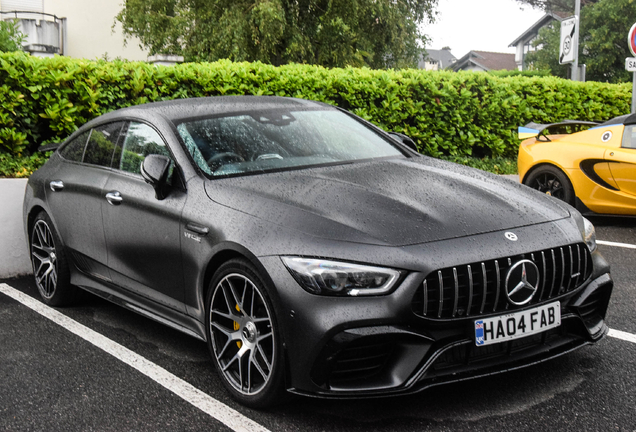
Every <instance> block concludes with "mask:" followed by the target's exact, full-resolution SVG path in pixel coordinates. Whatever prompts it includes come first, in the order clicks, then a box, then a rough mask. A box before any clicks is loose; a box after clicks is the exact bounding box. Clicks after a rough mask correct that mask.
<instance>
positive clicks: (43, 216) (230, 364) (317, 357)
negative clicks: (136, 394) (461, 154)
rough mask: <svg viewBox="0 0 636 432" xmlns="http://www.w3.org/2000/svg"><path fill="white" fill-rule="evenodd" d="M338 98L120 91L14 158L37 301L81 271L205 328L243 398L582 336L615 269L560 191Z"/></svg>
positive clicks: (340, 394)
mask: <svg viewBox="0 0 636 432" xmlns="http://www.w3.org/2000/svg"><path fill="white" fill-rule="evenodd" d="M413 146H414V145H413V142H412V141H410V140H409V139H408V138H407V137H405V136H401V135H399V134H388V133H386V132H384V131H382V130H381V129H379V128H377V127H375V126H373V125H372V124H370V123H368V122H366V121H364V120H363V119H361V118H359V117H356V116H355V115H352V114H350V113H348V112H347V111H344V110H341V109H338V108H334V107H332V106H329V105H326V104H322V103H318V102H311V101H306V100H299V99H291V98H279V97H247V96H245V97H214V98H200V99H184V100H175V101H166V102H158V103H151V104H146V105H140V106H134V107H130V108H125V109H121V110H117V111H114V112H111V113H108V114H105V115H103V116H101V117H98V118H96V119H94V120H92V121H90V122H88V123H87V124H86V125H84V126H82V127H81V128H79V129H78V130H77V131H76V132H75V133H73V134H72V135H71V136H70V137H69V138H68V139H67V140H66V141H65V142H64V143H62V144H61V145H60V146H59V147H58V148H57V150H56V151H55V153H54V154H53V156H52V157H51V158H50V160H49V161H48V162H47V163H46V164H45V165H44V166H43V167H42V168H41V169H40V170H38V171H37V172H36V173H34V174H33V176H32V177H31V178H30V180H29V183H28V187H27V190H26V195H25V199H24V220H25V229H26V232H27V238H28V242H29V248H30V253H31V258H32V261H33V271H34V274H35V280H36V283H37V286H38V289H39V291H40V294H41V296H42V299H43V301H44V302H45V303H47V304H49V305H52V306H62V305H65V304H69V303H72V302H73V300H74V299H75V298H76V294H77V293H78V292H79V290H80V289H81V290H86V291H89V292H91V293H94V294H96V295H98V296H101V297H103V298H106V299H108V300H110V301H113V302H115V303H117V304H120V305H122V306H124V307H127V308H129V309H132V310H134V311H136V312H138V313H140V314H142V315H144V316H146V317H149V318H152V319H155V320H157V321H159V322H161V323H164V324H165V325H168V326H170V327H172V328H174V329H178V330H180V331H182V332H184V333H186V334H188V335H191V336H193V337H195V338H198V339H200V340H203V341H206V342H207V344H208V346H209V349H210V352H211V355H212V359H213V362H214V363H215V365H216V369H217V371H218V374H219V376H220V377H221V378H222V381H223V382H224V384H225V385H226V387H227V389H228V390H229V392H230V393H231V394H232V396H233V397H234V398H236V399H237V400H239V401H240V402H242V403H244V404H246V405H249V406H252V407H265V406H267V405H270V404H272V403H275V402H277V401H278V400H280V399H279V396H282V395H283V394H284V392H285V391H288V392H292V393H296V394H302V395H311V396H318V397H332V398H360V397H370V396H381V395H392V394H405V393H412V392H417V391H420V390H423V389H425V388H428V387H431V386H433V385H438V384H442V383H446V382H451V381H458V380H463V379H467V378H472V377H479V376H485V375H489V374H492V373H494V372H501V371H505V370H510V369H515V368H519V367H522V366H527V365H529V364H535V363H537V362H541V361H544V360H547V359H551V358H554V357H557V356H560V355H562V354H564V353H567V352H569V351H572V350H574V349H576V348H579V347H581V346H583V345H586V344H589V343H592V342H595V341H598V340H599V339H601V338H602V337H603V336H604V335H605V334H606V333H607V330H608V328H607V326H606V324H605V322H604V319H605V314H606V310H607V306H608V302H609V298H610V295H611V291H612V286H613V284H612V279H611V277H610V274H609V266H608V264H607V262H606V261H605V260H604V259H603V257H602V256H601V255H600V254H599V252H598V251H597V248H596V241H595V233H594V227H593V226H592V224H591V223H590V222H588V221H587V220H586V219H584V218H583V217H582V216H581V215H580V214H579V213H578V212H577V211H576V210H575V209H574V208H572V207H570V206H568V205H567V204H565V203H563V202H561V201H558V200H556V199H553V198H551V197H547V196H546V195H545V194H540V193H538V192H536V191H534V190H532V189H530V188H527V187H525V186H522V185H518V184H515V183H514V182H512V181H510V180H507V179H502V178H500V177H497V176H494V175H491V174H488V173H484V172H481V171H478V170H474V169H470V168H466V167H462V166H458V165H454V164H450V163H446V162H442V161H439V160H436V159H432V158H429V157H424V156H421V155H419V154H418V153H417V152H416V151H414V150H412V147H413Z"/></svg>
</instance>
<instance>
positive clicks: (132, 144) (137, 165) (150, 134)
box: [118, 122, 174, 174]
mask: <svg viewBox="0 0 636 432" xmlns="http://www.w3.org/2000/svg"><path fill="white" fill-rule="evenodd" d="M149 154H158V155H164V156H168V157H169V158H170V159H172V156H170V152H169V151H168V148H167V147H166V143H164V142H163V139H162V138H161V136H159V134H158V133H157V132H156V131H155V130H154V129H153V128H151V127H150V126H148V125H146V124H144V123H136V122H131V123H130V126H129V127H128V133H127V134H126V139H125V141H124V145H123V148H122V152H121V161H120V162H119V167H118V168H119V169H120V170H122V171H127V172H130V173H134V174H141V163H142V162H143V160H144V158H145V157H146V156H148V155H149ZM173 166H174V164H173V165H172V166H171V171H172V167H173Z"/></svg>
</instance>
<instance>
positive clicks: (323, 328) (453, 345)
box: [264, 251, 613, 398]
mask: <svg viewBox="0 0 636 432" xmlns="http://www.w3.org/2000/svg"><path fill="white" fill-rule="evenodd" d="M592 261H593V268H594V271H593V273H592V274H591V276H590V277H589V278H588V279H587V280H586V281H585V282H584V283H583V284H582V285H580V286H579V287H578V288H576V289H575V290H573V291H570V292H567V293H565V294H563V295H560V296H557V297H554V298H552V299H546V300H545V301H542V302H539V303H536V304H533V305H532V307H535V306H537V305H541V304H545V303H548V302H550V301H553V300H555V299H558V300H559V302H560V303H561V316H562V322H561V325H560V326H559V327H557V328H554V329H551V330H548V331H546V332H543V333H539V334H536V335H531V336H527V337H524V338H521V339H515V340H512V341H508V342H502V343H497V344H493V345H487V346H484V347H478V346H476V344H475V340H474V321H475V317H464V318H458V319H452V320H451V319H446V320H444V319H442V320H435V319H430V318H426V317H423V316H421V315H418V314H415V313H414V311H413V298H414V296H415V293H416V292H417V289H418V287H419V286H421V284H422V281H423V279H424V276H426V274H425V273H424V274H423V273H420V272H412V273H409V274H408V276H407V277H406V278H405V279H404V281H403V282H402V283H401V284H400V286H399V287H398V289H397V290H396V291H395V292H394V293H392V294H390V295H387V296H379V297H368V298H362V297H358V298H335V297H323V296H315V295H311V294H308V293H306V292H305V291H303V290H302V288H300V287H299V286H298V285H297V284H296V282H295V281H294V280H293V278H292V277H291V275H290V274H289V272H288V271H287V270H286V269H285V267H284V266H283V265H282V263H280V258H278V257H266V258H265V259H264V263H265V266H266V268H267V269H268V271H269V273H270V275H271V276H272V279H273V282H274V284H275V285H276V286H277V288H278V298H279V302H280V303H279V304H278V307H277V309H278V311H279V313H280V317H279V323H280V324H281V327H282V331H283V339H284V341H285V350H286V363H287V366H288V368H287V369H288V376H287V385H288V389H289V391H291V392H293V393H298V394H304V395H311V396H317V397H329V398H353V397H355V398H359V397H365V396H366V397H373V396H384V395H391V394H408V393H414V392H417V391H421V390H423V389H425V388H427V387H430V386H434V385H439V384H441V383H447V382H455V381H461V380H465V379H470V378H476V377H479V376H485V375H490V374H493V373H499V372H504V371H507V370H512V369H516V368H520V367H525V366H528V365H531V364H535V363H538V362H542V361H545V360H548V359H552V358H555V357H558V356H560V355H563V354H565V353H568V352H570V351H572V350H574V349H577V348H579V347H581V346H584V345H587V344H590V343H593V342H596V341H598V340H600V339H601V338H602V337H603V336H604V335H605V334H606V333H607V331H608V328H607V326H606V325H605V323H604V319H605V314H606V311H607V306H608V304H609V299H610V296H611V292H612V288H613V282H612V279H611V276H610V275H609V266H608V264H607V262H606V261H605V260H604V259H603V258H602V256H601V255H600V254H599V253H598V251H597V252H595V253H593V254H592ZM464 262H465V261H464ZM491 316H492V315H491Z"/></svg>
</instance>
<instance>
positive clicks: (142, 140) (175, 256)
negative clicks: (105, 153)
mask: <svg viewBox="0 0 636 432" xmlns="http://www.w3.org/2000/svg"><path fill="white" fill-rule="evenodd" d="M120 152H121V156H120V157H119V158H118V160H116V161H114V163H113V168H115V169H114V170H113V172H112V174H111V176H110V178H109V179H108V181H107V182H106V184H105V185H104V188H103V198H104V199H103V200H102V212H103V215H104V232H105V237H106V244H107V245H108V251H109V253H108V267H109V269H110V273H111V277H112V279H113V281H114V282H115V283H116V284H117V285H119V286H121V287H123V288H125V289H127V290H129V291H132V292H134V293H136V294H138V295H141V296H143V297H146V298H149V299H151V300H153V301H154V302H157V303H159V304H161V305H163V306H167V307H170V308H172V309H176V310H179V311H182V312H185V307H184V304H183V301H184V292H183V270H182V264H181V237H180V234H179V233H180V226H179V225H180V220H181V212H182V210H183V206H184V203H185V199H186V192H185V190H184V189H183V188H181V187H179V186H174V187H172V188H171V189H170V191H169V193H168V194H167V196H166V198H164V199H163V200H159V199H157V198H156V197H155V191H154V189H153V188H152V186H150V185H149V184H146V182H145V181H144V180H143V178H142V176H141V174H140V167H141V163H142V161H143V160H144V158H145V157H146V156H147V155H149V154H163V155H166V156H168V157H170V158H171V159H173V158H172V156H171V154H170V152H169V150H168V147H167V146H166V143H165V141H164V139H163V138H162V137H161V135H160V134H159V133H158V132H157V131H156V130H155V129H154V128H153V127H151V126H150V125H148V124H145V123H140V122H131V123H130V124H129V127H128V130H127V132H126V137H125V139H124V140H123V145H122V148H121V149H120ZM173 161H174V159H173ZM172 167H173V173H172V176H177V175H178V173H176V172H174V162H173V165H172Z"/></svg>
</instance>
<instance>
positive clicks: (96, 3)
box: [42, 0, 148, 61]
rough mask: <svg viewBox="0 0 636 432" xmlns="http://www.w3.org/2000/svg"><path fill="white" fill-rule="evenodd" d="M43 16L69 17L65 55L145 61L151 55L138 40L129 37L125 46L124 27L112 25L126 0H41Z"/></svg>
mask: <svg viewBox="0 0 636 432" xmlns="http://www.w3.org/2000/svg"><path fill="white" fill-rule="evenodd" d="M42 5H43V10H42V12H44V13H49V14H53V15H56V16H57V17H59V18H66V19H67V21H66V23H67V24H66V31H67V34H66V43H67V45H66V47H65V55H67V56H69V57H74V58H86V59H91V60H94V59H98V58H102V57H103V56H104V55H108V58H109V59H111V60H112V59H115V58H117V57H120V58H122V59H126V60H143V61H145V60H146V58H147V57H148V53H147V52H146V51H144V50H141V49H140V48H139V40H138V39H137V38H130V39H129V40H128V44H127V46H126V47H124V36H123V34H122V31H121V25H119V24H117V25H116V26H115V29H114V32H113V30H112V25H113V23H114V22H115V15H117V14H118V13H119V11H120V10H121V9H122V8H123V0H42Z"/></svg>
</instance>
